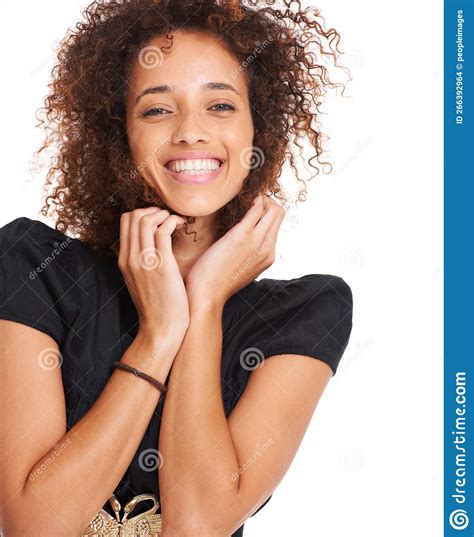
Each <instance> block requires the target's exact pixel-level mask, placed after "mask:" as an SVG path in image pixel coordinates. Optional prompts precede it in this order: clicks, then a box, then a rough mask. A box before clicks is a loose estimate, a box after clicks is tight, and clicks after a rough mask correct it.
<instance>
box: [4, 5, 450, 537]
mask: <svg viewBox="0 0 474 537" xmlns="http://www.w3.org/2000/svg"><path fill="white" fill-rule="evenodd" d="M85 5H86V4H85V3H84V4H83V3H80V2H77V1H72V0H69V1H68V2H63V1H52V0H48V1H43V2H31V3H30V4H29V5H27V6H26V7H25V3H16V2H13V1H8V2H5V1H3V2H0V8H1V10H2V15H3V17H2V18H3V21H4V23H3V25H2V32H0V44H1V47H0V50H1V59H2V72H3V75H4V76H3V82H2V84H1V85H0V92H1V93H0V98H1V103H2V120H3V121H2V129H1V147H2V168H3V169H2V177H1V202H0V203H1V207H0V208H1V213H0V215H1V216H0V225H4V224H6V223H7V222H9V221H10V220H12V219H14V218H16V217H18V216H27V217H29V218H36V219H38V220H43V221H45V222H46V223H48V224H49V225H51V227H53V226H54V223H53V222H52V221H48V220H45V219H44V218H43V217H41V216H39V214H38V211H39V209H40V207H41V205H42V200H41V199H40V198H41V185H42V181H43V179H44V176H45V173H46V172H45V171H44V170H43V172H42V173H38V174H36V175H35V176H32V175H31V173H30V171H29V163H30V158H31V156H32V153H33V151H34V150H36V149H37V148H38V147H39V144H40V142H41V141H42V139H43V137H42V133H41V131H40V129H38V128H35V124H36V120H35V116H34V113H35V110H36V109H37V108H39V107H40V106H42V104H43V98H44V95H45V94H46V92H47V87H46V86H47V83H48V76H49V72H50V70H51V68H52V66H53V60H54V55H53V49H54V46H55V43H56V42H58V41H59V40H60V39H62V37H63V36H64V35H65V33H66V30H67V28H68V27H71V28H72V27H73V26H74V24H75V23H76V22H77V21H78V20H79V18H80V8H81V7H83V6H85ZM304 5H308V3H305V4H304ZM317 6H318V7H319V8H320V9H321V13H322V15H323V16H324V17H325V19H326V21H327V25H328V26H333V27H335V28H336V29H337V30H338V32H339V33H340V34H341V36H342V39H341V43H340V49H341V50H343V51H345V52H346V55H345V56H342V57H341V59H340V61H341V62H342V63H343V64H344V65H346V66H349V67H350V69H351V73H352V77H353V81H352V82H350V83H349V84H348V85H347V89H346V93H345V95H346V96H348V97H349V98H343V97H341V96H340V95H339V96H337V95H335V94H334V93H333V94H331V95H328V98H327V99H326V106H325V107H324V110H325V111H326V112H327V115H326V116H323V117H322V119H321V121H323V130H324V132H326V133H327V134H329V135H330V137H331V138H330V140H329V142H328V144H327V145H326V149H327V150H328V152H327V153H326V155H325V156H327V157H328V158H329V160H330V161H331V162H332V164H333V167H334V169H333V172H332V173H330V174H328V175H326V174H323V173H321V174H320V175H319V176H318V177H317V178H316V179H314V180H313V181H311V182H310V183H309V184H308V192H309V196H308V200H307V201H306V202H305V203H302V204H298V209H297V211H295V212H294V213H293V212H291V213H290V214H289V215H288V217H287V221H286V222H285V223H284V224H283V225H282V230H281V232H280V235H279V239H278V244H277V253H278V256H277V260H276V262H275V263H274V264H273V266H272V267H271V268H270V269H269V270H268V271H267V272H265V273H264V274H263V275H262V277H263V276H265V277H269V278H272V277H275V278H294V277H298V276H301V275H304V274H310V273H322V274H336V275H339V276H342V277H343V278H344V279H345V281H346V282H347V283H348V284H349V285H350V287H351V289H352V292H353V297H354V318H353V331H352V335H351V339H350V342H349V346H348V348H347V350H346V353H345V354H344V356H343V358H342V361H341V363H340V365H339V369H338V372H337V374H336V376H335V377H334V378H333V379H332V380H331V381H330V383H329V385H328V387H327V389H326V391H325V393H324V395H323V397H322V399H321V401H320V403H319V405H318V408H317V410H316V412H315V415H314V418H313V421H312V423H311V426H310V428H309V430H308V431H307V434H306V436H305V438H304V440H303V443H302V445H301V447H300V450H299V451H298V453H297V456H296V458H295V460H294V462H293V464H292V465H291V467H290V469H289V470H288V472H287V474H286V476H285V477H284V479H283V481H282V482H281V484H280V485H279V486H278V488H277V489H276V491H275V492H274V495H273V498H272V499H271V500H270V502H269V503H268V504H267V505H266V506H265V507H264V509H263V510H262V511H261V512H260V513H259V514H258V515H256V516H255V517H253V518H252V519H250V520H249V521H248V522H247V523H246V525H245V531H244V534H245V536H246V537H261V536H263V535H265V536H267V535H272V536H274V537H278V536H281V537H283V536H287V535H292V536H304V537H306V536H308V537H309V536H311V537H312V536H320V537H342V536H347V535H356V536H361V535H364V537H372V536H373V537H380V535H383V536H384V537H399V536H400V535H408V536H410V537H411V536H418V535H430V536H432V537H435V536H441V534H442V475H443V474H442V380H443V379H442V363H443V334H442V329H443V324H442V323H443V295H442V291H443V289H442V285H443V257H442V256H443V246H442V241H443V216H442V214H443V213H442V209H443V205H442V204H443V192H442V186H443V184H442V179H443V178H442V170H443V154H442V151H443V147H442V97H443V94H442V91H443V90H442V75H443V49H442V31H443V28H442V4H441V3H439V4H438V5H434V4H433V3H431V2H427V1H426V0H425V1H420V2H417V3H416V5H415V4H413V2H408V1H406V0H401V1H399V2H397V3H396V4H390V5H385V6H384V9H383V11H382V8H381V6H380V5H379V4H377V3H376V2H369V1H367V0H365V1H360V2H348V1H347V2H342V1H339V2H335V1H333V0H332V1H329V0H323V1H321V2H319V3H318V4H317ZM26 11H27V12H28V13H26ZM339 93H340V91H339ZM302 171H303V170H302ZM302 175H303V176H304V177H307V176H305V175H304V173H302ZM285 181H286V182H287V183H288V185H290V184H295V180H294V178H293V176H292V174H291V172H290V171H287V173H286V175H285Z"/></svg>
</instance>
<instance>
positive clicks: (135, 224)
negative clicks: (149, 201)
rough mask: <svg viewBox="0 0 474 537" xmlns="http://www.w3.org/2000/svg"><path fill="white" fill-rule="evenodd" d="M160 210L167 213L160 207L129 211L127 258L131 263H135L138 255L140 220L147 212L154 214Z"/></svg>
mask: <svg viewBox="0 0 474 537" xmlns="http://www.w3.org/2000/svg"><path fill="white" fill-rule="evenodd" d="M161 211H163V212H165V213H167V214H169V213H168V211H166V209H160V208H159V207H145V208H143V209H135V210H134V211H132V212H131V213H130V225H129V230H128V235H129V243H130V244H129V250H128V259H129V261H131V262H132V263H136V262H137V261H138V260H139V257H138V256H139V255H140V220H141V219H142V218H143V216H145V215H147V214H154V213H156V212H161Z"/></svg>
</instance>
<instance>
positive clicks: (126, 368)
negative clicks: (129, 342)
mask: <svg viewBox="0 0 474 537" xmlns="http://www.w3.org/2000/svg"><path fill="white" fill-rule="evenodd" d="M114 367H118V368H119V369H123V370H124V371H129V372H130V373H133V374H134V375H135V376H136V377H141V378H142V379H145V380H147V381H148V382H150V383H151V384H153V386H155V388H157V389H158V390H160V392H161V394H162V395H164V394H165V392H166V390H167V387H166V386H165V385H164V384H162V383H161V382H160V381H159V380H156V379H154V378H153V377H150V375H147V374H146V373H143V371H140V370H139V369H136V368H135V367H132V366H130V365H127V364H124V363H123V362H114Z"/></svg>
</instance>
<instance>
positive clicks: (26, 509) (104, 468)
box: [4, 333, 179, 536]
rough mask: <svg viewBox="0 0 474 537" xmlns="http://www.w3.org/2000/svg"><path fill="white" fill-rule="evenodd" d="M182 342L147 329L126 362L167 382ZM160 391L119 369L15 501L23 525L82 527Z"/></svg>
mask: <svg viewBox="0 0 474 537" xmlns="http://www.w3.org/2000/svg"><path fill="white" fill-rule="evenodd" d="M178 348H179V346H177V345H176V344H175V343H174V342H173V339H172V338H169V337H168V336H166V337H165V335H164V334H163V338H160V337H159V334H156V339H153V338H148V337H143V336H141V335H140V333H139V335H138V336H137V338H136V339H135V340H134V341H133V342H132V344H131V345H130V346H129V348H128V349H127V351H126V352H125V353H124V355H123V356H122V358H121V361H122V362H124V363H126V364H128V365H131V366H133V367H137V368H138V369H140V370H142V371H144V372H146V373H148V374H149V375H152V376H154V377H155V378H157V379H158V380H159V381H160V382H162V383H164V382H165V379H166V377H167V375H168V372H169V369H170V367H171V363H172V359H173V357H174V355H175V354H176V352H177V350H178ZM159 397H160V392H159V391H158V390H157V389H156V388H155V387H154V386H153V385H152V384H151V383H149V382H147V381H146V380H144V379H140V378H138V377H135V376H134V375H133V374H131V373H128V372H126V371H123V370H121V371H120V370H114V371H113V373H112V375H111V377H110V379H109V381H108V383H107V384H106V386H105V388H104V390H103V391H102V393H101V394H100V396H99V398H98V399H97V401H96V402H95V403H94V405H93V406H92V407H91V408H90V410H89V411H88V412H87V414H85V415H84V416H83V417H82V419H80V420H79V421H78V422H77V423H76V424H75V425H74V426H73V427H72V428H71V429H70V430H69V431H68V432H67V433H66V434H65V435H64V436H63V437H62V438H61V439H60V440H59V441H58V443H57V445H56V446H55V447H54V448H52V449H51V450H50V451H49V452H48V453H47V454H46V455H45V456H44V457H43V458H42V459H41V460H39V461H38V462H37V464H36V465H35V466H34V467H33V468H32V469H31V471H30V472H29V476H28V479H27V481H26V483H25V486H24V489H23V490H22V491H21V493H20V494H19V495H18V497H16V498H15V499H14V501H13V503H12V507H13V506H15V509H17V510H18V511H20V512H21V517H15V518H16V519H19V518H21V524H22V529H24V530H25V531H28V533H29V534H31V535H33V534H34V535H38V536H39V535H67V536H71V535H78V534H80V533H81V531H82V530H84V529H85V527H86V526H87V525H88V524H89V522H90V521H91V520H92V518H93V517H94V516H95V514H96V513H97V512H98V510H99V509H100V508H101V507H102V505H103V504H104V503H105V502H106V501H107V499H108V498H109V497H110V496H111V495H112V493H113V491H114V489H115V488H116V486H117V485H118V483H119V481H120V479H121V478H122V476H123V475H124V473H125V471H126V469H127V468H128V466H129V464H130V462H131V460H132V458H133V456H134V454H135V453H136V450H137V449H138V446H139V444H140V442H141V439H142V438H143V434H144V432H145V430H146V428H147V426H148V424H149V422H150V419H151V417H152V415H153V411H154V410H155V408H156V405H157V404H158V401H159ZM4 530H5V531H6V533H5V534H6V535H8V536H10V535H12V536H13V535H20V532H19V530H16V531H17V533H15V532H14V531H13V532H10V533H8V531H7V528H4ZM23 534H24V533H21V535H23Z"/></svg>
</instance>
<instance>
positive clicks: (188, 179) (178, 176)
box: [163, 157, 225, 185]
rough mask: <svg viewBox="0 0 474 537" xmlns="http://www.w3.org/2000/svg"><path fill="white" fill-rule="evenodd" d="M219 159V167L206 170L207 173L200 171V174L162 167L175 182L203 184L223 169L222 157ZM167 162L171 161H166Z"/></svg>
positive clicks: (209, 181) (210, 180) (214, 177)
mask: <svg viewBox="0 0 474 537" xmlns="http://www.w3.org/2000/svg"><path fill="white" fill-rule="evenodd" d="M180 158H183V157H180ZM188 158H189V157H188ZM194 158H216V157H194ZM173 160H174V159H173ZM178 160H179V159H178ZM219 160H221V162H222V164H221V165H220V166H219V168H217V170H214V171H212V172H208V173H202V174H199V175H191V174H186V173H177V172H174V171H172V170H170V169H169V168H167V167H166V166H163V168H164V169H165V170H166V171H167V172H168V173H169V175H170V176H171V177H172V178H173V179H174V180H175V181H176V182H177V183H182V184H186V185H204V184H207V183H211V182H212V181H214V180H215V179H217V177H218V175H219V174H220V173H221V171H222V170H223V168H224V165H225V161H222V159H219ZM168 162H171V161H168Z"/></svg>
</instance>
